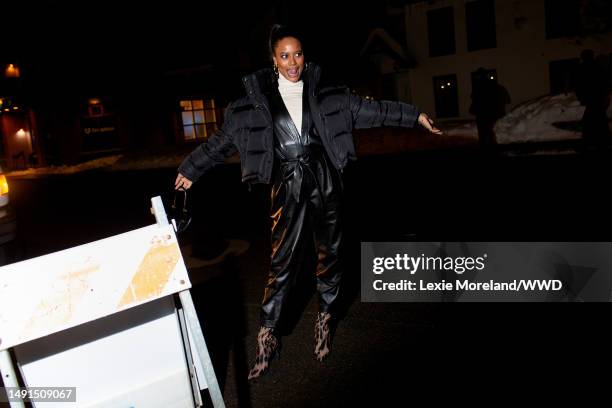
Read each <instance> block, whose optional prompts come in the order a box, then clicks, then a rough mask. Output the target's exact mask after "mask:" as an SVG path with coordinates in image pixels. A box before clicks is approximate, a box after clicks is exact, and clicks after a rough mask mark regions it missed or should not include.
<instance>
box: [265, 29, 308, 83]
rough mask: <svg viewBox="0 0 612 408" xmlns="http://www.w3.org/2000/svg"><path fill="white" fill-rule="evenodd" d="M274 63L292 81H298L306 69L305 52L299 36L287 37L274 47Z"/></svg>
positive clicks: (280, 72)
mask: <svg viewBox="0 0 612 408" xmlns="http://www.w3.org/2000/svg"><path fill="white" fill-rule="evenodd" d="M272 59H273V60H274V65H276V66H277V67H278V72H279V74H281V75H282V76H284V77H285V78H287V79H288V80H289V81H291V82H297V81H299V80H300V77H301V76H302V72H303V71H304V53H303V52H302V44H301V43H300V41H299V40H298V39H297V38H293V37H285V38H283V39H281V40H280V41H279V42H278V43H277V44H276V48H274V56H273V57H272Z"/></svg>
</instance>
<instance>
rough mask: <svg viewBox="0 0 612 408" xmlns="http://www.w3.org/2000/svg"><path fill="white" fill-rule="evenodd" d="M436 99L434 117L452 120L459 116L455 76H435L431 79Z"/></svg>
mask: <svg viewBox="0 0 612 408" xmlns="http://www.w3.org/2000/svg"><path fill="white" fill-rule="evenodd" d="M433 86H434V96H435V99H436V117H438V118H452V117H456V116H459V95H458V92H457V75H455V74H453V75H444V76H436V77H434V78H433Z"/></svg>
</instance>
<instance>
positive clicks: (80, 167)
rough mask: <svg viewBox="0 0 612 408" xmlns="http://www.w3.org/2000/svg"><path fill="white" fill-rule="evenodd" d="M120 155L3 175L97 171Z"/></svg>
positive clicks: (110, 163)
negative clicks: (71, 164)
mask: <svg viewBox="0 0 612 408" xmlns="http://www.w3.org/2000/svg"><path fill="white" fill-rule="evenodd" d="M121 157H122V155H120V154H119V155H114V156H108V157H102V158H100V159H95V160H90V161H88V162H85V163H80V164H76V165H73V166H66V165H64V166H48V167H38V168H29V169H26V170H15V171H11V172H9V173H5V174H6V175H7V176H10V177H29V176H43V175H56V174H74V173H79V172H82V171H86V170H92V169H98V168H101V167H108V166H112V165H113V164H115V163H116V162H117V161H118V160H119V159H120V158H121Z"/></svg>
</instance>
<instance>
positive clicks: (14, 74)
mask: <svg viewBox="0 0 612 408" xmlns="http://www.w3.org/2000/svg"><path fill="white" fill-rule="evenodd" d="M4 75H5V76H6V77H7V78H19V77H20V76H21V74H20V72H19V67H18V66H17V65H14V64H8V65H7V66H6V69H5V70H4Z"/></svg>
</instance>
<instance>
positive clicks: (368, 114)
mask: <svg viewBox="0 0 612 408" xmlns="http://www.w3.org/2000/svg"><path fill="white" fill-rule="evenodd" d="M349 105H350V110H351V114H352V116H353V126H354V127H355V129H365V128H374V127H383V126H399V127H409V128H411V127H414V126H416V124H417V119H418V118H419V114H420V111H419V108H417V107H416V106H414V105H409V104H407V103H404V102H392V101H373V100H367V99H364V98H361V97H359V96H357V95H352V94H350V95H349Z"/></svg>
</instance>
